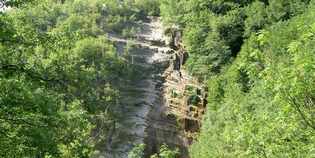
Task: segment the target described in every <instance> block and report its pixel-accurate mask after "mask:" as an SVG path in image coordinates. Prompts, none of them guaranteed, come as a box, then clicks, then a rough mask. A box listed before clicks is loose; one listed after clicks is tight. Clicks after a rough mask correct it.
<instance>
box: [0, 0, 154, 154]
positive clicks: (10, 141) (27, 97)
mask: <svg viewBox="0 0 315 158" xmlns="http://www.w3.org/2000/svg"><path fill="white" fill-rule="evenodd" d="M141 2H142V1H124V2H120V1H116V0H66V1H64V0H60V1H58V0H55V1H52V0H29V1H20V0H11V1H6V6H10V9H9V10H6V11H5V12H2V13H0V26H1V27H0V42H1V43H0V52H1V53H0V142H1V143H0V157H4V158H6V157H7V158H12V157H41V158H43V157H47V158H48V157H67V158H75V157H80V158H83V157H91V155H92V154H93V153H94V152H95V151H96V150H97V149H98V146H99V145H100V146H102V142H105V141H106V140H104V139H106V138H107V137H106V132H107V131H108V130H109V129H110V128H111V126H113V123H114V122H115V121H117V119H119V118H120V115H121V114H120V113H117V110H116V109H117V108H119V107H118V103H117V101H118V99H119V97H120V96H119V87H118V86H117V85H118V83H117V82H122V81H124V79H123V78H124V77H126V78H128V77H132V76H131V74H132V73H131V72H133V71H134V70H133V68H132V66H130V65H128V63H126V62H125V61H124V60H123V59H122V58H121V57H119V56H117V52H116V50H115V48H114V46H113V44H112V43H111V42H109V41H108V40H107V39H106V37H105V36H104V35H105V34H106V33H113V32H115V33H118V34H124V32H126V31H125V30H127V31H128V30H131V29H132V26H133V24H134V25H135V24H136V22H137V21H139V20H142V19H143V18H144V17H146V16H147V15H148V14H156V13H155V11H151V10H152V9H151V8H152V6H151V4H150V3H141ZM153 2H155V3H156V1H152V3H153ZM148 11H150V13H149V12H148ZM92 136H93V137H92Z"/></svg>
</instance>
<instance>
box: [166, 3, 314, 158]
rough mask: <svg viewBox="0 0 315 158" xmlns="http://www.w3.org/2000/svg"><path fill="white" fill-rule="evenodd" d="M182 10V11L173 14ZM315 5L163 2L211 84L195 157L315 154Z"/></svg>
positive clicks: (193, 68)
mask: <svg viewBox="0 0 315 158" xmlns="http://www.w3.org/2000/svg"><path fill="white" fill-rule="evenodd" d="M174 8H175V9H174ZM314 9H315V1H308V0H260V1H259V0H243V1H230V0H187V1H186V0H177V1H175V0H174V1H167V0H163V1H162V2H161V15H162V17H163V18H164V21H165V23H166V24H168V25H169V26H172V25H174V24H176V25H178V26H179V28H180V29H182V31H183V34H184V36H183V42H184V45H185V47H186V49H187V50H188V52H189V53H190V58H189V61H188V63H187V64H186V67H187V69H188V70H189V71H190V72H191V73H192V74H193V75H195V76H197V77H199V78H200V80H201V81H202V80H203V81H204V82H205V83H207V85H208V89H209V93H208V102H209V103H208V107H207V112H206V114H205V116H204V120H203V123H202V129H201V133H200V135H199V137H198V138H197V140H196V142H195V143H194V144H193V146H192V147H191V150H190V156H191V157H192V158H209V157H231V158H234V157H268V158H269V157H315V123H314V119H315V117H314V115H315V107H314V106H315V104H314V101H315V86H314V85H315V84H314V83H315V80H314V79H315V52H314V42H315V41H314V40H315V38H314V37H315V34H314V33H315V27H314V26H315V20H314V19H315V11H314Z"/></svg>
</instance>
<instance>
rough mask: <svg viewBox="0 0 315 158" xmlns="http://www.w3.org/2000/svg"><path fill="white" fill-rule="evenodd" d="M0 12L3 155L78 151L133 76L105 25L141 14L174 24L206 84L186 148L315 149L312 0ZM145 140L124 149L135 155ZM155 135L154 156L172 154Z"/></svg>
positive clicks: (100, 3)
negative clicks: (199, 117) (200, 114)
mask: <svg viewBox="0 0 315 158" xmlns="http://www.w3.org/2000/svg"><path fill="white" fill-rule="evenodd" d="M6 6H10V9H9V10H6V11H5V12H0V157H4V158H12V157H40V158H42V157H45V158H48V157H54V158H55V157H63V158H87V157H91V156H92V155H93V154H94V153H96V151H97V150H98V149H99V148H102V147H103V145H104V144H102V142H105V141H106V139H107V137H106V136H107V134H108V133H107V132H108V131H109V130H110V129H111V128H112V126H114V124H115V122H117V121H118V120H119V119H123V114H122V113H120V112H119V109H120V108H121V107H120V106H119V99H120V86H119V85H124V84H123V82H125V81H127V80H128V79H130V78H132V77H134V76H133V75H134V74H135V71H136V70H135V68H134V67H133V66H131V65H129V64H128V63H127V62H126V61H125V60H124V59H123V58H122V57H120V56H118V55H117V50H116V49H115V47H114V46H113V43H112V42H110V41H109V40H108V39H106V38H107V37H106V36H105V35H106V34H108V33H115V34H119V35H122V36H125V37H130V36H132V35H133V33H134V32H135V31H137V29H136V28H137V24H138V22H140V21H142V20H146V17H147V16H148V15H153V16H157V15H161V17H162V19H163V21H164V23H165V25H166V26H169V27H173V26H176V28H179V29H180V30H181V31H182V32H183V44H184V46H185V49H186V50H187V51H188V52H189V59H188V61H187V63H186V65H185V67H186V68H187V70H188V71H189V72H190V73H191V74H192V75H194V76H196V77H197V78H199V80H200V81H201V82H203V83H205V84H207V87H208V90H209V92H208V106H207V111H206V114H205V115H204V120H203V122H202V129H201V132H200V134H199V136H198V137H197V138H196V140H195V142H194V144H193V145H192V147H191V148H190V156H191V157H192V158H212V157H224V158H228V157H231V158H234V157H253V158H256V157H268V158H269V157H301V158H304V157H305V158H308V157H315V104H314V102H315V45H314V43H315V1H314V0H237V1H236V0H123V1H121V0H23V1H22V0H8V1H6ZM144 147H145V146H144V145H139V146H137V147H135V148H134V149H133V150H132V151H131V152H130V155H129V157H141V155H143V150H144ZM177 154H178V153H177V151H170V150H169V149H168V148H167V146H165V145H163V146H162V147H161V150H160V151H159V153H157V154H155V155H153V156H152V157H163V158H164V157H165V158H173V157H176V155H177Z"/></svg>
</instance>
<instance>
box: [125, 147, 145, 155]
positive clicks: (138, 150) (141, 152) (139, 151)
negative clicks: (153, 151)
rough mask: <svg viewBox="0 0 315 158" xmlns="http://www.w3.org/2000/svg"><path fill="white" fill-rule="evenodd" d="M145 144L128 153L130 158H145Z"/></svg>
mask: <svg viewBox="0 0 315 158" xmlns="http://www.w3.org/2000/svg"><path fill="white" fill-rule="evenodd" d="M144 149H145V145H144V144H139V145H137V146H135V147H134V148H132V150H131V151H130V152H129V153H128V158H143V156H144Z"/></svg>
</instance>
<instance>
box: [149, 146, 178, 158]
mask: <svg viewBox="0 0 315 158" xmlns="http://www.w3.org/2000/svg"><path fill="white" fill-rule="evenodd" d="M178 154H179V152H178V150H177V149H176V150H171V149H169V147H168V146H167V145H165V144H163V145H162V146H161V147H160V151H159V153H157V154H154V155H151V158H176V157H177V156H178Z"/></svg>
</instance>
